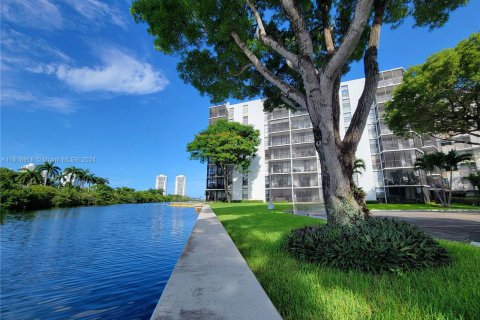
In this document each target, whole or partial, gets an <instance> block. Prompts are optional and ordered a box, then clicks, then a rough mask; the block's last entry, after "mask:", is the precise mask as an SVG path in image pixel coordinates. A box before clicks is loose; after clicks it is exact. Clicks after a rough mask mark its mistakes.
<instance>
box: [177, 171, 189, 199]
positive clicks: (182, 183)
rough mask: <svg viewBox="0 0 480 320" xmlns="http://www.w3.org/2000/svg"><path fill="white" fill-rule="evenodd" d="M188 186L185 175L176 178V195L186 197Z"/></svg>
mask: <svg viewBox="0 0 480 320" xmlns="http://www.w3.org/2000/svg"><path fill="white" fill-rule="evenodd" d="M186 185H187V177H185V176H184V175H179V176H176V177H175V194H178V195H180V196H184V195H185V188H186Z"/></svg>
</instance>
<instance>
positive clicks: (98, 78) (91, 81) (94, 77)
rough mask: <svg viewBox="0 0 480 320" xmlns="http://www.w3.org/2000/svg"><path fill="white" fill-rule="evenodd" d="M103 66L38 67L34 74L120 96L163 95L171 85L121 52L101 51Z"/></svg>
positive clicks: (143, 64) (80, 88)
mask: <svg viewBox="0 0 480 320" xmlns="http://www.w3.org/2000/svg"><path fill="white" fill-rule="evenodd" d="M100 59H101V61H102V65H99V66H95V67H78V68H77V67H72V66H70V65H67V64H57V65H52V64H50V65H44V66H37V67H36V69H34V70H33V69H32V71H35V72H42V73H46V74H54V75H56V76H57V78H58V79H60V80H62V81H64V82H65V83H66V84H68V85H69V86H70V87H72V88H74V89H75V90H78V91H83V92H91V91H107V92H111V93H119V94H132V95H140V94H149V93H154V92H158V91H162V90H163V89H164V88H165V87H166V86H167V85H168V83H169V81H168V80H167V78H165V76H164V75H163V74H162V73H160V72H159V71H155V70H154V68H153V66H152V65H151V64H148V63H146V62H141V61H138V60H137V59H135V58H134V57H132V56H130V55H128V54H126V53H124V52H122V51H120V50H118V49H104V50H101V53H100Z"/></svg>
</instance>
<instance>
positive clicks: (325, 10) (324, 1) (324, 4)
mask: <svg viewBox="0 0 480 320" xmlns="http://www.w3.org/2000/svg"><path fill="white" fill-rule="evenodd" d="M331 5H332V0H317V7H318V10H319V11H320V19H321V20H322V27H323V38H324V39H325V47H326V49H327V52H328V54H329V55H331V54H333V52H334V51H335V43H334V42H333V29H332V26H331V25H330V6H331Z"/></svg>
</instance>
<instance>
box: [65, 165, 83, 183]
mask: <svg viewBox="0 0 480 320" xmlns="http://www.w3.org/2000/svg"><path fill="white" fill-rule="evenodd" d="M82 171H83V170H82V169H80V168H77V167H68V168H65V169H64V170H63V174H62V176H63V178H64V179H65V181H66V182H68V183H70V184H73V181H74V180H75V179H78V178H77V176H78V175H79V174H81V172H82Z"/></svg>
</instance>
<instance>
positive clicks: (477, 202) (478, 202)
mask: <svg viewBox="0 0 480 320" xmlns="http://www.w3.org/2000/svg"><path fill="white" fill-rule="evenodd" d="M452 202H453V203H457V204H466V205H470V206H479V208H478V209H480V198H479V197H452Z"/></svg>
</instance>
